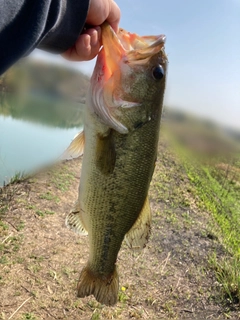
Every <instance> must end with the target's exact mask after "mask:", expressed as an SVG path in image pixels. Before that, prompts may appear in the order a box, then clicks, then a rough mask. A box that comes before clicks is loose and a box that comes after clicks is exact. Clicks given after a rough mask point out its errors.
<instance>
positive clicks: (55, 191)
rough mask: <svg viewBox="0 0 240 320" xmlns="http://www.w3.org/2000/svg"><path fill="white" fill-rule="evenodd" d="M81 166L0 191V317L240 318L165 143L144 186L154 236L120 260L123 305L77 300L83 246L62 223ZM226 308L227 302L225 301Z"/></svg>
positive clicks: (214, 246) (205, 227)
mask: <svg viewBox="0 0 240 320" xmlns="http://www.w3.org/2000/svg"><path fill="white" fill-rule="evenodd" d="M80 167H81V159H78V160H73V161H69V162H64V163H61V164H58V165H56V166H55V167H53V168H50V169H49V170H47V171H46V172H41V173H38V174H37V175H35V176H34V177H31V178H28V179H26V180H25V181H22V182H20V183H17V184H13V185H10V186H7V187H5V188H2V189H0V206H1V207H0V213H1V220H0V222H1V224H0V249H1V251H0V297H1V298H0V319H32V320H33V319H69V320H70V319H81V320H87V319H88V320H89V319H93V320H97V319H152V320H155V319H186V320H187V319H197V320H206V319H214V320H215V319H240V312H239V311H237V310H236V309H234V307H233V306H231V305H228V304H227V303H224V304H223V302H222V300H221V299H220V294H219V292H220V289H221V288H220V285H219V284H218V283H217V281H216V279H215V277H214V273H213V272H212V271H211V269H210V267H209V264H208V260H209V257H210V256H211V255H212V254H214V253H216V254H217V255H219V256H221V255H224V254H225V253H224V250H223V247H222V246H221V243H220V242H221V241H220V239H218V238H217V237H216V235H215V233H214V227H213V221H212V220H211V218H210V216H209V215H208V214H207V213H206V212H202V211H200V210H199V209H198V208H197V207H196V205H195V201H194V197H193V194H192V193H191V186H190V184H189V181H188V179H187V177H186V175H185V173H184V170H183V168H182V167H181V165H180V164H179V163H178V161H177V159H176V158H175V157H174V154H173V153H172V152H171V151H170V148H169V145H168V144H166V143H165V142H163V141H162V142H161V144H160V147H159V159H158V162H157V165H156V170H155V173H154V178H153V181H152V184H151V188H150V200H151V207H152V211H153V223H152V236H151V238H150V241H149V243H148V245H147V247H146V248H145V249H144V250H143V251H142V252H141V253H140V254H136V253H133V252H131V250H130V249H128V248H127V246H126V245H125V244H123V246H122V249H121V251H120V253H119V257H118V262H117V264H118V268H119V274H120V291H119V302H118V304H117V305H116V306H115V307H106V306H103V305H101V304H99V303H97V302H96V300H95V299H94V298H93V297H92V296H90V297H87V298H84V299H79V298H77V297H76V285H77V281H78V277H79V273H80V271H81V269H82V267H83V266H84V265H85V263H86V261H87V258H88V250H89V247H88V239H87V237H80V236H78V235H75V234H74V233H73V232H72V231H70V230H68V229H67V228H66V227H65V224H64V220H65V216H66V214H67V213H68V212H69V211H70V209H71V207H72V205H73V204H74V201H75V200H76V198H77V192H78V184H79V176H80ZM226 302H227V300H226Z"/></svg>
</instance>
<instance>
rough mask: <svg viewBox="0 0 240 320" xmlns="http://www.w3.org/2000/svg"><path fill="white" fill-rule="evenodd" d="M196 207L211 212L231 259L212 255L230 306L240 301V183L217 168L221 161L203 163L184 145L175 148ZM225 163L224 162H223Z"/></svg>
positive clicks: (213, 263) (213, 160)
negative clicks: (190, 186) (188, 181)
mask: <svg viewBox="0 0 240 320" xmlns="http://www.w3.org/2000/svg"><path fill="white" fill-rule="evenodd" d="M176 150H177V152H178V154H179V155H180V158H181V159H182V163H183V165H184V167H185V170H186V173H187V176H188V178H189V180H190V182H191V184H192V187H193V189H192V191H191V192H192V193H193V194H194V196H195V199H196V204H197V206H198V207H199V208H200V209H201V210H204V211H207V212H209V213H210V214H211V215H212V217H213V218H214V220H215V222H216V223H217V228H215V230H214V231H215V233H217V237H218V239H220V240H221V242H222V244H223V246H224V248H225V250H226V252H227V254H228V255H229V258H226V259H223V260H219V259H218V257H217V256H216V255H215V256H212V257H210V259H209V262H210V267H211V268H213V270H214V271H215V275H216V278H217V280H218V282H219V283H220V285H221V292H222V294H223V297H224V298H225V297H227V299H228V301H230V302H231V303H239V301H240V192H239V184H238V183H237V182H235V181H233V179H228V178H227V177H226V172H222V173H221V172H220V170H217V169H216V164H217V163H218V162H219V161H220V160H219V159H217V158H216V159H214V158H213V159H211V161H210V159H208V161H206V159H205V161H202V160H200V159H197V158H194V157H193V154H192V153H191V152H190V151H189V150H187V149H185V148H184V147H182V146H179V145H176ZM221 160H222V159H221Z"/></svg>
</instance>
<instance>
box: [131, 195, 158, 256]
mask: <svg viewBox="0 0 240 320" xmlns="http://www.w3.org/2000/svg"><path fill="white" fill-rule="evenodd" d="M151 219H152V214H151V208H150V204H149V199H148V197H147V198H146V200H145V203H144V205H143V208H142V210H141V212H140V214H139V216H138V218H137V220H136V222H135V223H134V225H133V226H132V228H131V229H130V230H129V231H128V233H127V234H126V235H125V241H126V243H127V245H128V246H129V248H131V249H133V250H136V251H137V250H141V249H143V248H144V247H145V246H146V244H147V242H148V239H149V237H150V234H151Z"/></svg>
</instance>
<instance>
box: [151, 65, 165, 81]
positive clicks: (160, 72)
mask: <svg viewBox="0 0 240 320" xmlns="http://www.w3.org/2000/svg"><path fill="white" fill-rule="evenodd" d="M152 75H153V78H154V79H155V80H161V79H162V78H163V77H164V69H163V67H162V66H161V65H160V64H159V65H158V66H157V67H154V68H153V69H152Z"/></svg>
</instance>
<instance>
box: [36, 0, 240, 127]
mask: <svg viewBox="0 0 240 320" xmlns="http://www.w3.org/2000/svg"><path fill="white" fill-rule="evenodd" d="M116 2H117V4H118V5H119V7H120V9H121V22H120V27H122V28H124V29H126V30H128V31H130V32H133V33H138V34H139V35H157V34H165V35H166V37H167V42H166V46H165V50H166V53H167V55H168V59H169V66H168V78H167V89H166V93H165V105H166V106H169V107H174V108H178V109H182V110H185V111H188V112H190V113H193V114H196V115H198V116H201V117H204V118H208V119H211V120H215V121H216V122H218V123H220V124H223V125H226V126H230V127H233V128H236V129H240V0H201V1H197V0H165V1H164V0H147V1H146V0H145V1H143V0H116ZM31 56H32V57H37V58H42V59H47V60H49V61H54V62H56V63H62V64H65V65H66V66H70V67H73V68H76V69H79V70H81V71H83V72H84V73H86V74H88V75H91V73H92V70H93V67H94V64H95V60H93V61H91V62H65V61H64V59H63V58H60V57H58V56H54V55H51V54H47V53H44V52H41V51H40V50H35V51H34V52H33V53H32V54H31Z"/></svg>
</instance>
